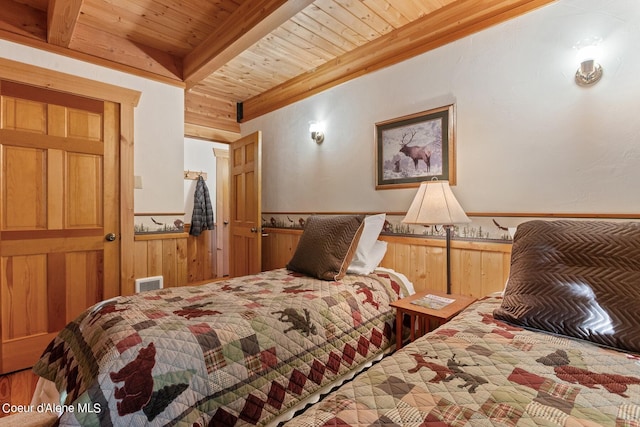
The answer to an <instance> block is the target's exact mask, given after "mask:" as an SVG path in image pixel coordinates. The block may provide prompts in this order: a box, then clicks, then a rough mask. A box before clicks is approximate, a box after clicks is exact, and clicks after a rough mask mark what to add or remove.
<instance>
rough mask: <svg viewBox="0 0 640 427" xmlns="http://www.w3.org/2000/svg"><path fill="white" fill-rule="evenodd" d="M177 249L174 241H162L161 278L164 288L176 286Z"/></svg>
mask: <svg viewBox="0 0 640 427" xmlns="http://www.w3.org/2000/svg"><path fill="white" fill-rule="evenodd" d="M177 262H178V260H177V248H176V240H175V239H166V240H162V266H161V268H162V276H163V277H164V287H165V288H172V287H175V286H177V285H178V283H177V278H178V274H177V273H178V272H177V268H178V265H177Z"/></svg>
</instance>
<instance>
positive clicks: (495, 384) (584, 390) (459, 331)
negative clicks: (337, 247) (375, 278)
mask: <svg viewBox="0 0 640 427" xmlns="http://www.w3.org/2000/svg"><path fill="white" fill-rule="evenodd" d="M500 301H501V299H500V298H495V297H491V298H487V299H484V300H481V301H478V302H476V303H474V304H473V305H471V306H469V307H468V308H467V309H466V310H465V311H463V312H462V313H461V314H460V315H458V316H457V317H455V318H454V319H453V320H451V321H450V322H449V323H447V324H445V325H443V326H441V327H440V328H438V329H436V330H435V331H433V332H431V333H429V334H427V335H426V336H424V337H422V338H420V339H418V340H416V341H415V342H413V343H411V344H410V345H408V346H406V347H403V348H402V350H400V351H398V352H396V353H394V354H392V355H390V356H387V357H385V358H384V359H383V360H382V361H380V362H379V363H377V364H376V365H375V366H373V367H372V368H370V369H368V370H367V371H365V372H363V373H362V374H360V375H359V376H357V377H356V378H355V379H354V380H353V381H351V382H349V383H347V384H345V385H343V386H342V387H340V388H339V389H337V390H336V391H334V392H333V393H331V394H329V395H328V396H327V397H326V398H325V399H323V400H322V401H321V402H319V403H318V404H316V405H314V406H313V407H311V408H310V409H309V410H307V411H305V412H304V413H303V414H302V415H300V416H298V417H295V418H293V419H292V420H291V421H290V422H288V423H286V424H285V427H320V426H341V427H347V426H361V427H364V426H380V427H384V426H388V427H391V426H416V427H419V426H456V427H466V426H469V427H475V426H506V427H515V426H612V427H614V426H615V427H623V426H627V427H633V426H640V356H638V355H634V354H629V353H625V352H620V351H616V350H613V349H608V348H603V347H598V346H596V345H594V344H592V343H590V342H588V341H580V340H577V339H572V338H566V337H561V336H558V335H551V334H547V333H541V332H536V331H530V330H525V329H522V328H520V327H514V326H511V325H509V324H507V323H504V322H502V321H499V320H496V319H494V317H493V311H494V309H496V308H497V307H498V306H499V305H500Z"/></svg>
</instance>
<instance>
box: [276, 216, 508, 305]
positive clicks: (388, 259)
mask: <svg viewBox="0 0 640 427" xmlns="http://www.w3.org/2000/svg"><path fill="white" fill-rule="evenodd" d="M265 231H266V232H267V233H268V236H267V237H265V239H263V270H272V269H275V268H282V267H284V266H285V265H286V263H287V262H288V261H289V259H291V256H292V255H293V252H294V251H295V248H296V245H297V243H298V240H299V238H300V236H301V235H302V230H298V229H277V228H267V229H266V230H265ZM380 240H383V241H386V242H387V253H386V254H385V256H384V258H383V259H382V262H381V263H380V265H381V266H382V267H387V268H391V269H394V270H396V271H398V272H400V273H403V274H404V275H406V276H407V278H408V279H409V280H410V281H411V282H412V283H413V285H414V287H415V289H416V291H421V290H427V289H432V290H438V291H445V290H446V247H445V241H444V240H442V239H427V238H421V237H413V236H394V235H383V236H381V237H380ZM510 253H511V244H510V243H502V242H477V241H461V240H454V241H452V242H451V281H452V292H453V293H459V294H463V295H472V296H475V297H482V296H485V295H487V294H489V293H492V292H496V291H501V290H503V289H504V284H505V281H506V279H507V277H508V275H509V263H510V259H511V256H510Z"/></svg>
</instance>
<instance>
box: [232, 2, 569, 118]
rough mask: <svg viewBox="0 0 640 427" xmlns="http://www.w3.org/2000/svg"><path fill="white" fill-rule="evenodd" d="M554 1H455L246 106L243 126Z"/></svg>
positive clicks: (261, 95) (250, 100) (251, 99)
mask: <svg viewBox="0 0 640 427" xmlns="http://www.w3.org/2000/svg"><path fill="white" fill-rule="evenodd" d="M554 1H556V0H479V1H475V2H474V4H473V5H471V6H470V5H469V1H468V0H458V1H455V2H453V3H451V4H449V5H447V6H445V7H443V8H441V9H439V10H437V11H435V12H433V13H431V14H428V15H425V16H424V17H423V18H420V19H418V20H416V21H413V22H411V23H409V24H407V25H405V26H403V27H400V28H398V29H396V30H394V31H391V32H389V33H387V34H385V35H383V36H381V37H379V38H377V39H376V40H374V41H371V42H369V43H367V44H365V45H363V46H361V47H358V48H356V49H354V50H352V51H351V52H347V53H345V54H343V55H341V56H339V57H337V58H335V59H334V60H331V61H329V62H327V63H325V64H324V65H321V66H319V67H317V68H316V69H315V70H313V71H311V72H309V73H305V74H302V75H300V76H297V77H294V78H292V79H290V80H288V81H286V82H284V83H282V84H280V85H278V86H276V87H274V88H272V89H270V90H267V91H265V92H263V93H261V94H259V95H256V96H254V97H252V98H249V99H247V100H245V101H244V102H243V113H244V114H243V117H244V118H243V121H247V120H251V119H254V118H256V117H259V116H261V115H263V114H266V113H269V112H271V111H274V110H277V109H279V108H282V107H284V106H287V105H289V104H292V103H294V102H296V101H299V100H301V99H304V98H307V97H310V96H312V95H315V94H317V93H320V92H322V91H324V90H326V89H329V88H331V87H333V86H336V85H338V84H341V83H344V82H346V81H349V80H352V79H354V78H356V77H360V76H363V75H365V74H367V73H370V72H372V71H376V70H378V69H381V68H384V67H387V66H390V65H393V64H396V63H399V62H401V61H404V60H406V59H409V58H412V57H414V56H416V55H420V54H422V53H425V52H428V51H430V50H433V49H435V48H437V47H440V46H443V45H445V44H447V43H450V42H452V41H455V40H458V39H461V38H463V37H465V36H468V35H470V34H473V33H476V32H478V31H481V30H484V29H486V28H488V27H490V26H493V25H496V24H498V23H501V22H503V21H506V20H508V19H511V18H514V17H517V16H520V15H522V14H525V13H527V12H530V11H532V10H534V9H537V8H539V7H542V6H545V5H547V4H549V3H552V2H554Z"/></svg>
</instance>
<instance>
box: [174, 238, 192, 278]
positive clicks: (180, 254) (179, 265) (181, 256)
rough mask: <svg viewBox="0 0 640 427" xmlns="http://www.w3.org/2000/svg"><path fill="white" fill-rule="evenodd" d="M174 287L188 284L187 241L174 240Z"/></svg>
mask: <svg viewBox="0 0 640 427" xmlns="http://www.w3.org/2000/svg"><path fill="white" fill-rule="evenodd" d="M175 244H176V286H184V285H187V284H189V272H188V261H189V259H188V250H187V239H175Z"/></svg>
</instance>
